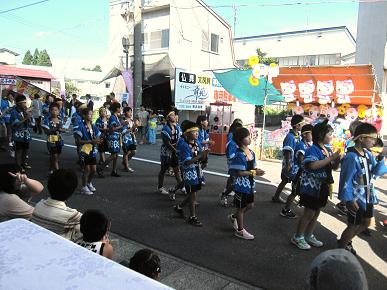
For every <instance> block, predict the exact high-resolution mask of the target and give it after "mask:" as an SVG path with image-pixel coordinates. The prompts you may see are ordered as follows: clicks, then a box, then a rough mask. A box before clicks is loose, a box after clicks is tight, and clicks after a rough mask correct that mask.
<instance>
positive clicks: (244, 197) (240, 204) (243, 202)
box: [234, 192, 254, 208]
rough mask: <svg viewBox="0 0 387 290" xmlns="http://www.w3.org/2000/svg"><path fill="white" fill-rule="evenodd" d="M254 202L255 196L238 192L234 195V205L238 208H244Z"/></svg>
mask: <svg viewBox="0 0 387 290" xmlns="http://www.w3.org/2000/svg"><path fill="white" fill-rule="evenodd" d="M253 202H254V194H252V193H251V194H245V193H240V192H236V193H235V195H234V205H235V207H237V208H244V207H246V206H247V205H249V204H250V203H253Z"/></svg>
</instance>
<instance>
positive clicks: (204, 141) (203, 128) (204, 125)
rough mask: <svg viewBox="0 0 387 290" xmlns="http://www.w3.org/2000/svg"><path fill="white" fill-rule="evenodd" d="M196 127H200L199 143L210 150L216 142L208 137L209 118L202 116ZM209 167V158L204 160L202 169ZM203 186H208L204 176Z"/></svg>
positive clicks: (199, 117) (198, 119)
mask: <svg viewBox="0 0 387 290" xmlns="http://www.w3.org/2000/svg"><path fill="white" fill-rule="evenodd" d="M196 125H197V126H198V127H199V137H198V143H200V145H201V146H202V148H203V149H206V150H208V148H209V146H210V145H212V144H214V141H212V140H210V136H209V135H208V118H207V117H206V116H205V115H200V116H198V117H197V119H196ZM207 165H208V158H207V159H206V160H203V162H202V169H204V168H206V167H207ZM202 184H203V185H205V184H206V179H205V177H204V174H203V179H202Z"/></svg>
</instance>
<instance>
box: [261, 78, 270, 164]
mask: <svg viewBox="0 0 387 290" xmlns="http://www.w3.org/2000/svg"><path fill="white" fill-rule="evenodd" d="M267 82H268V80H267V79H266V85H265V98H264V99H263V122H262V135H261V152H260V154H259V155H260V160H263V159H264V158H263V143H264V141H265V123H266V102H267Z"/></svg>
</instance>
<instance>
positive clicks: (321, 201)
mask: <svg viewBox="0 0 387 290" xmlns="http://www.w3.org/2000/svg"><path fill="white" fill-rule="evenodd" d="M327 201H328V195H326V196H321V197H319V198H317V197H314V196H310V195H308V194H305V193H301V194H300V205H301V206H303V207H306V208H309V209H312V210H316V211H317V210H320V209H321V208H322V207H324V206H326V204H327Z"/></svg>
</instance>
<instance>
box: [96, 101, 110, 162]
mask: <svg viewBox="0 0 387 290" xmlns="http://www.w3.org/2000/svg"><path fill="white" fill-rule="evenodd" d="M108 121H109V119H108V116H107V111H106V108H105V107H101V108H100V109H99V117H98V118H97V120H95V126H96V127H97V128H98V130H99V131H100V132H101V136H100V139H101V140H100V143H99V144H98V153H99V161H98V164H102V163H104V162H105V152H106V151H107V133H108Z"/></svg>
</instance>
